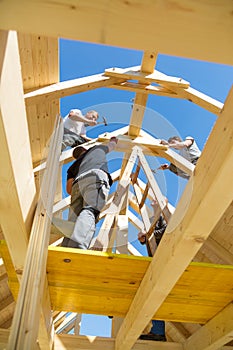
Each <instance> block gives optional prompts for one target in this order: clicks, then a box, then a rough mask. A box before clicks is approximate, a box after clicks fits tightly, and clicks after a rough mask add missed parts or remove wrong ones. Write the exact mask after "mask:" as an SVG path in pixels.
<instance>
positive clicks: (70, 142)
mask: <svg viewBox="0 0 233 350" xmlns="http://www.w3.org/2000/svg"><path fill="white" fill-rule="evenodd" d="M85 142H87V140H86V139H85V138H84V137H82V136H81V135H78V134H75V133H74V132H73V131H70V130H69V129H66V128H64V134H63V140H62V147H61V150H62V151H64V149H65V148H66V147H75V146H78V145H81V144H83V143H85Z"/></svg>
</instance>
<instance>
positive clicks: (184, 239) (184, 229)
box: [116, 88, 233, 350]
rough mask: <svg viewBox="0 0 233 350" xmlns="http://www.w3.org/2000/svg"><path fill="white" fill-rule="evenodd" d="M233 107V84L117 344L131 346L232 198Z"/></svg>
mask: <svg viewBox="0 0 233 350" xmlns="http://www.w3.org/2000/svg"><path fill="white" fill-rule="evenodd" d="M232 109H233V88H232V89H231V91H230V93H229V95H228V98H227V100H226V102H225V105H224V108H223V111H222V113H221V117H220V118H219V119H218V120H217V122H216V124H215V126H214V128H213V131H212V133H211V135H210V137H209V139H208V142H207V143H206V145H205V148H204V150H203V152H202V156H201V158H200V159H199V161H198V164H197V166H196V169H195V175H194V176H193V181H189V182H188V184H187V186H186V189H185V191H184V193H183V196H182V198H181V200H180V202H179V204H178V206H177V208H176V211H175V213H174V214H173V216H172V217H171V220H170V221H169V224H168V227H167V230H166V232H165V235H164V237H163V240H162V241H161V243H160V245H159V246H158V249H157V251H156V254H155V256H154V257H153V260H152V262H151V264H150V267H149V268H148V270H147V272H146V274H145V277H144V279H143V281H142V283H141V285H140V287H139V289H138V291H137V294H136V296H135V298H134V300H133V302H132V304H131V306H130V309H129V311H128V314H127V315H126V317H125V319H124V322H123V324H122V327H121V328H120V330H119V333H118V335H117V337H116V350H118V349H119V350H120V349H122V348H124V349H125V350H128V349H130V348H131V347H132V345H133V344H134V342H135V341H136V339H137V337H138V336H139V335H140V333H141V331H142V330H143V328H144V327H145V326H146V324H147V323H148V322H149V321H150V319H151V318H152V315H153V313H154V312H156V311H157V310H158V308H159V307H160V305H161V304H162V303H163V301H164V299H165V298H166V296H167V295H168V293H169V292H170V291H171V289H172V287H173V286H174V284H175V283H176V281H177V280H178V279H179V277H180V276H181V274H182V273H183V271H184V270H185V268H186V267H187V265H188V263H189V262H190V261H191V260H192V259H193V257H194V256H195V254H196V253H197V251H198V250H199V249H200V247H201V246H202V244H203V243H204V241H205V240H206V239H207V238H208V236H209V235H210V233H211V231H212V230H213V229H214V227H215V225H216V223H217V222H218V221H219V220H220V218H221V217H222V215H223V213H224V212H225V210H226V209H227V208H228V206H229V204H230V203H231V202H232V198H233V191H231V190H229V189H232V186H231V177H230V176H229V174H230V173H231V169H232V162H233V137H232V135H233V119H232V115H231V114H232ZM211 159H212V161H211V162H210V160H211ZM223 159H225V161H224V162H223V161H222V160H223ZM220 194H221V200H218V201H217V203H216V201H215V198H219V196H220ZM197 228H198V234H197V233H196V232H197ZM174 266H175V269H174ZM161 291H163V292H162V293H161ZM152 305H153V307H152Z"/></svg>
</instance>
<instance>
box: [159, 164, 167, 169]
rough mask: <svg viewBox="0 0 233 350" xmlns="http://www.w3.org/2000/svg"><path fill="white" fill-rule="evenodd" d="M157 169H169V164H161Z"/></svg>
mask: <svg viewBox="0 0 233 350" xmlns="http://www.w3.org/2000/svg"><path fill="white" fill-rule="evenodd" d="M158 169H159V170H167V169H169V164H167V163H166V164H161V165H160V167H159V168H158Z"/></svg>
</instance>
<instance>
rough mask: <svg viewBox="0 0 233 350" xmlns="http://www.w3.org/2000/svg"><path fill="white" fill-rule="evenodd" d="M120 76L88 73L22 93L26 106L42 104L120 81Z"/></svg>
mask: <svg viewBox="0 0 233 350" xmlns="http://www.w3.org/2000/svg"><path fill="white" fill-rule="evenodd" d="M123 81H124V79H122V78H111V77H107V76H106V75H104V74H95V75H90V76H87V77H84V78H78V79H72V80H67V81H62V82H59V83H56V84H52V85H49V86H46V87H43V88H40V89H37V90H34V91H31V92H28V93H26V94H25V95H24V98H25V103H26V105H27V106H31V105H33V104H43V103H46V102H48V101H52V100H55V99H59V98H62V97H65V96H70V95H74V94H79V93H81V92H84V91H89V90H93V89H98V88H101V87H108V86H109V85H113V84H115V83H118V84H119V83H122V82H123Z"/></svg>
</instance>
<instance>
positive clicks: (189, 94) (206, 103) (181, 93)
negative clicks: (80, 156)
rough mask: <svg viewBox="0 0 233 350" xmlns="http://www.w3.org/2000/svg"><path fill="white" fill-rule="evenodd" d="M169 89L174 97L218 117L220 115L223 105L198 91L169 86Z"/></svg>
mask: <svg viewBox="0 0 233 350" xmlns="http://www.w3.org/2000/svg"><path fill="white" fill-rule="evenodd" d="M169 88H170V89H171V90H172V91H174V92H175V93H176V94H177V95H176V97H178V98H179V97H182V98H185V99H187V100H188V101H190V102H193V103H196V104H197V105H198V106H200V107H202V108H204V109H206V110H207V111H210V112H212V113H214V114H216V115H218V116H219V114H220V113H221V110H222V108H223V103H221V102H220V101H217V100H215V99H213V98H212V97H210V96H207V95H205V94H203V93H202V92H200V91H198V90H195V89H193V88H191V87H188V88H187V89H180V88H179V87H173V86H169Z"/></svg>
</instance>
